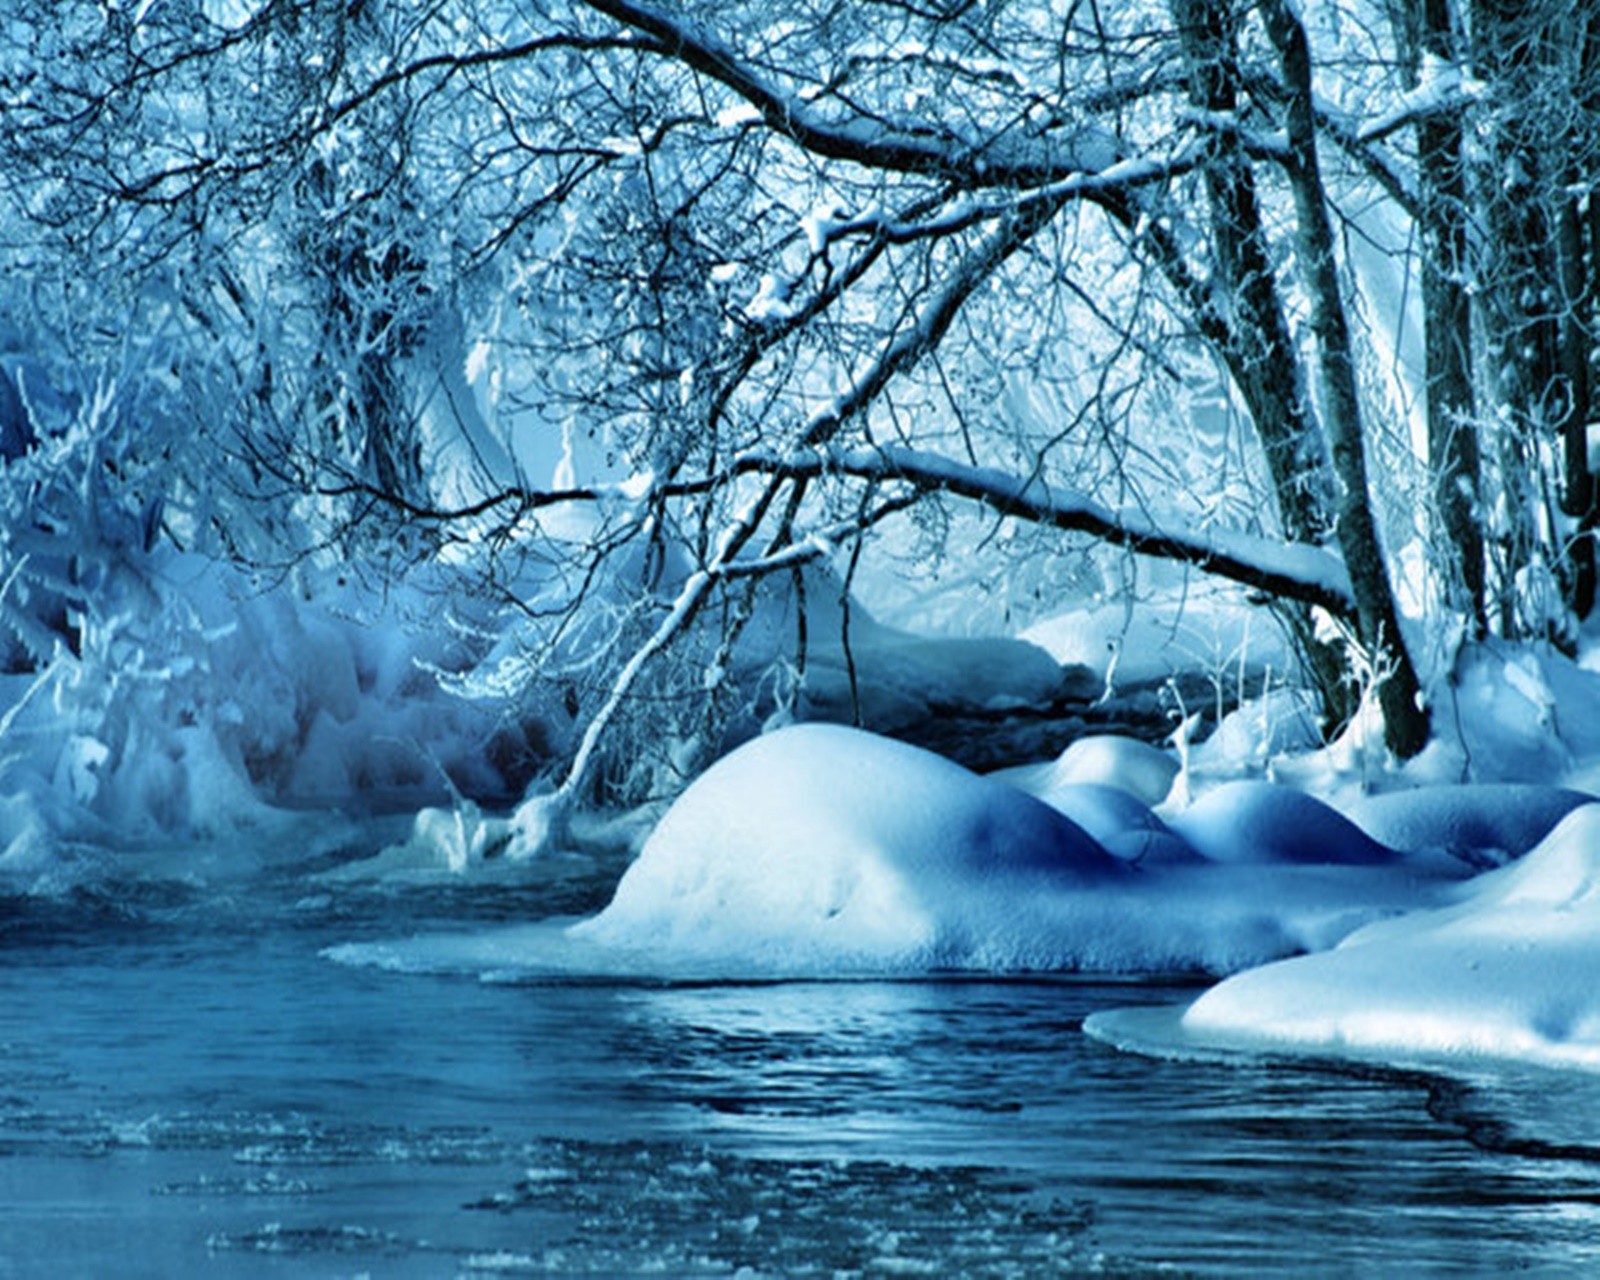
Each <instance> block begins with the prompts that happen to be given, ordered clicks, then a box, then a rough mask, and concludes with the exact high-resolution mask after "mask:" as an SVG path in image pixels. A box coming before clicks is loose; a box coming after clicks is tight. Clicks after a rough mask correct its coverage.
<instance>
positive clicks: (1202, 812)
mask: <svg viewBox="0 0 1600 1280" xmlns="http://www.w3.org/2000/svg"><path fill="white" fill-rule="evenodd" d="M1172 829H1173V830H1174V831H1175V832H1177V833H1178V835H1180V836H1182V837H1183V839H1185V840H1187V841H1188V842H1189V844H1190V845H1191V846H1192V847H1193V848H1194V849H1195V850H1196V851H1198V852H1199V853H1200V854H1201V855H1203V856H1204V857H1207V858H1210V859H1211V860H1212V861H1214V862H1268V863H1302V864H1310V863H1321V864H1328V865H1336V866H1377V865H1381V864H1383V863H1388V862H1393V861H1395V860H1396V859H1397V858H1398V857H1399V854H1398V853H1397V852H1396V851H1395V850H1394V849H1391V848H1388V847H1386V846H1384V845H1381V844H1379V843H1378V842H1377V841H1376V840H1374V839H1373V838H1372V837H1371V836H1369V835H1368V834H1367V833H1366V832H1364V831H1363V830H1362V829H1361V828H1360V827H1358V826H1356V824H1355V823H1353V822H1351V821H1350V819H1348V818H1346V817H1345V816H1344V815H1343V814H1341V813H1339V811H1338V810H1336V809H1334V808H1332V807H1330V806H1329V805H1326V804H1323V803H1322V801H1320V800H1317V799H1314V798H1313V797H1311V796H1308V795H1306V794H1305V793H1304V792H1300V791H1296V790H1294V788H1292V787H1283V786H1276V785H1274V784H1273V783H1270V782H1249V781H1246V782H1229V783H1225V784H1223V785H1222V786H1220V787H1217V788H1216V789H1214V790H1212V791H1208V792H1207V793H1206V794H1205V795H1203V796H1201V797H1200V799H1198V800H1196V801H1195V802H1194V804H1193V805H1191V806H1190V807H1189V808H1188V809H1186V810H1185V811H1184V812H1183V813H1181V814H1179V815H1178V816H1177V817H1175V818H1174V819H1173V820H1172Z"/></svg>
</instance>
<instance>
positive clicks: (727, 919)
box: [330, 725, 1462, 980]
mask: <svg viewBox="0 0 1600 1280" xmlns="http://www.w3.org/2000/svg"><path fill="white" fill-rule="evenodd" d="M1272 791H1273V788H1270V787H1266V788H1265V790H1264V792H1263V791H1246V792H1244V793H1243V795H1244V796H1245V797H1246V798H1247V800H1248V801H1249V803H1247V804H1245V805H1244V806H1243V807H1242V809H1241V812H1240V816H1239V820H1238V822H1237V823H1236V824H1235V825H1234V826H1229V825H1228V823H1226V822H1224V821H1223V820H1222V819H1221V818H1220V817H1219V818H1218V819H1217V820H1216V821H1215V822H1214V823H1212V824H1211V826H1210V827H1209V828H1206V830H1207V833H1208V834H1210V835H1211V836H1212V837H1213V844H1212V854H1213V855H1214V856H1213V857H1212V858H1205V857H1202V856H1200V854H1198V853H1196V852H1194V851H1192V850H1191V849H1190V848H1189V846H1188V845H1187V843H1186V842H1185V841H1184V840H1183V839H1182V838H1180V836H1179V835H1177V834H1174V832H1173V831H1172V830H1170V829H1169V828H1168V827H1167V826H1166V825H1165V824H1163V823H1162V821H1161V820H1160V819H1159V818H1158V817H1157V816H1156V815H1155V814H1154V813H1153V812H1152V811H1151V809H1150V808H1149V806H1148V805H1146V804H1145V803H1144V802H1143V801H1141V800H1139V799H1138V798H1137V797H1135V796H1133V795H1132V794H1130V793H1128V792H1126V791H1123V790H1121V789H1120V788H1116V787H1112V786H1109V785H1107V784H1104V783H1073V784H1067V785H1064V786H1062V787H1060V788H1057V790H1056V791H1055V792H1053V793H1052V795H1053V799H1054V804H1055V805H1056V806H1057V807H1052V806H1051V805H1047V804H1045V803H1043V802H1042V801H1040V800H1037V799H1035V798H1033V797H1031V796H1029V795H1027V794H1025V793H1023V792H1021V791H1019V790H1017V789H1015V788H1013V787H1010V786H1007V785H1006V784H1004V783H1002V782H998V781H995V780H994V779H992V778H984V777H980V776H978V775H977V774H974V773H971V772H969V771H968V770H966V769H964V768H962V767H960V766H959V765H955V764H952V763H951V762H949V761H947V760H944V759H942V758H941V757H938V756H935V755H933V754H931V753H929V752H926V751H923V750H921V749H920V748H916V747H912V746H908V745H906V744H903V743H899V742H895V741H892V740H890V739H886V738H880V737H877V736H875V735H872V734H869V733H864V732H862V731H859V730H854V729H846V728H842V727H837V726H826V725H801V726H794V727H790V728H786V729H782V730H778V731H775V732H773V733H771V734H768V735H766V736H764V737H762V738H758V739H756V740H755V741H753V742H750V743H747V744H746V745H745V746H743V747H741V748H739V749H738V750H737V751H734V752H733V753H731V754H730V755H728V756H726V757H725V758H724V759H723V760H722V761H720V762H719V763H718V764H716V765H715V766H713V767H712V768H711V769H710V770H709V771H707V772H706V773H705V774H704V775H703V776H702V777H701V778H700V779H699V780H698V781H696V782H695V783H694V784H693V785H692V786H690V788H689V789H688V790H687V791H686V792H684V794H683V795H682V796H681V797H680V798H679V799H678V801H677V802H676V803H675V804H674V805H673V806H672V808H671V809H669V810H668V812H667V814H666V815H665V817H663V818H662V820H661V822H660V823H659V824H658V825H657V827H656V829H655V830H654V831H653V832H652V833H651V835H650V837H649V838H648V840H647V841H646V842H645V844H644V847H643V849H642V851H641V853H640V855H639V857H638V859H637V861H635V863H634V864H633V865H632V867H630V868H629V870H628V871H627V873H626V874H625V875H624V876H623V878H622V882H621V884H620V885H619V886H618V888H617V891H616V895H615V897H614V899H613V901H612V902H611V904H610V905H609V906H608V907H607V908H606V909H605V910H604V911H603V912H601V913H600V914H599V915H598V916H596V917H593V918H592V919H589V920H586V921H582V922H579V923H577V924H575V925H573V926H572V927H570V928H568V929H565V930H564V931H556V930H552V929H549V928H542V927H541V928H533V927H521V928H518V929H512V930H504V931H498V932H492V933H489V934H481V935H477V936H473V937H465V936H456V937H450V936H435V937H420V938H411V939H404V940H399V941H394V942H385V943H358V944H352V945H350V946H347V947H342V948H338V949H336V950H335V951H334V952H331V953H330V954H331V955H332V957H333V958H334V959H336V960H338V961H340V962H342V963H350V964H368V965H376V966H379V967H384V968H391V969H403V970H406V971H423V972H462V971H468V972H472V971H476V972H478V973H480V974H481V975H482V976H485V977H493V978H496V979H499V980H517V979H518V978H519V977H522V978H535V979H536V978H540V977H543V976H547V975H549V974H552V973H563V974H569V975H577V974H582V975H594V976H602V975H603V976H608V977H616V976H629V977H636V978H651V979H667V980H717V979H743V980H761V979H771V978H797V977H808V978H810V977H821V978H826V977H853V976H865V975H872V976H883V975H891V976H892V975H904V974H924V973H929V972H938V971H943V970H964V971H972V972H987V973H1017V972H1030V971H1031V972H1037V971H1051V972H1097V973H1174V972H1186V973H1197V972H1200V973H1210V974H1225V973H1233V972H1237V971H1238V970H1239V969H1241V968H1243V967H1245V966H1248V965H1253V964H1262V963H1265V962H1266V961H1269V960H1273V959H1277V958H1281V957H1283V956H1288V955H1294V954H1296V953H1298V952H1302V951H1307V950H1318V949H1323V948H1327V947H1331V946H1333V945H1335V944H1336V943H1338V942H1339V941H1340V940H1341V939H1342V938H1344V937H1346V936H1347V935H1349V934H1350V933H1351V932H1352V931H1354V930H1356V929H1358V928H1360V927H1361V926H1363V925H1367V924H1370V923H1372V922H1373V921H1375V920H1379V919H1382V918H1384V917H1387V916H1392V915H1395V914H1398V913H1400V912H1403V911H1409V910H1413V909H1415V908H1417V907H1419V906H1437V905H1439V904H1440V903H1441V902H1444V901H1448V899H1447V898H1446V897H1445V894H1446V893H1447V892H1448V891H1449V890H1451V889H1453V888H1455V887H1456V886H1457V885H1458V884H1459V882H1460V880H1461V878H1462V869H1461V866H1460V864H1459V863H1455V864H1449V863H1448V862H1446V864H1445V865H1443V866H1441V865H1439V864H1440V861H1441V860H1439V859H1434V860H1433V861H1432V862H1430V863H1421V864H1414V863H1412V862H1409V861H1407V860H1406V859H1405V858H1403V857H1402V856H1401V855H1399V854H1394V853H1391V852H1390V851H1387V850H1383V849H1381V847H1380V846H1378V845H1376V844H1375V843H1374V842H1372V841H1371V840H1370V839H1369V838H1368V837H1366V836H1364V835H1362V834H1361V833H1360V831H1359V830H1358V829H1356V828H1355V827H1354V826H1353V825H1352V824H1350V823H1349V822H1347V821H1346V820H1345V819H1343V818H1340V817H1339V816H1338V815H1337V814H1336V813H1334V812H1333V811H1332V810H1331V809H1328V808H1327V807H1326V806H1324V805H1320V804H1318V803H1317V802H1315V801H1310V800H1306V799H1305V798H1304V797H1293V796H1283V797H1277V798H1273V797H1272V796H1270V795H1268V794H1266V793H1270V792H1272ZM1272 820H1281V821H1284V822H1287V823H1290V824H1292V829H1293V830H1294V831H1296V832H1301V831H1303V830H1304V829H1305V828H1307V827H1311V828H1313V835H1318V838H1320V839H1321V841H1322V845H1321V846H1318V847H1327V848H1332V849H1336V850H1337V851H1338V853H1339V855H1340V857H1339V858H1334V857H1333V856H1332V855H1331V854H1330V855H1329V857H1328V859H1327V860H1325V861H1316V860H1308V859H1307V858H1306V856H1305V855H1306V848H1295V847H1291V846H1288V845H1287V844H1285V845H1284V847H1283V849H1280V851H1279V854H1278V855H1277V860H1275V861H1274V860H1268V861H1265V862H1263V861H1261V860H1260V850H1259V848H1254V849H1248V850H1242V849H1240V848H1238V847H1235V846H1234V845H1232V844H1229V843H1228V840H1229V838H1230V833H1231V838H1237V839H1239V840H1248V841H1259V839H1260V838H1261V833H1260V830H1259V828H1260V827H1262V826H1263V825H1265V824H1268V823H1269V822H1270V821H1272ZM437 825H439V824H438V823H433V822H430V824H429V825H428V829H427V831H421V830H420V829H419V831H418V832H417V833H414V836H415V840H414V842H415V841H417V840H423V837H424V836H426V837H428V839H427V840H423V843H428V844H430V845H434V844H438V843H439V840H438V832H436V831H435V830H434V827H435V826H437ZM1319 833H1320V835H1319ZM445 834H446V835H449V836H450V837H451V841H447V842H446V843H450V847H451V848H452V849H453V848H455V844H454V843H452V841H454V838H455V829H454V828H450V829H449V830H448V831H446V832H445ZM1267 834H1268V835H1269V836H1270V835H1272V833H1271V832H1268V833H1267ZM1272 838H1274V839H1280V843H1281V838H1280V837H1278V836H1272Z"/></svg>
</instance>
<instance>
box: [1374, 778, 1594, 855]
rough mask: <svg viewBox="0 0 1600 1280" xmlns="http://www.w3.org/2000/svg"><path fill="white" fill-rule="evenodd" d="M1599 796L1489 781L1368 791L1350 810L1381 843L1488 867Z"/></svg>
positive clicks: (1520, 850) (1524, 850)
mask: <svg viewBox="0 0 1600 1280" xmlns="http://www.w3.org/2000/svg"><path fill="white" fill-rule="evenodd" d="M1593 800H1594V797H1593V796H1590V795H1587V794H1585V793H1584V792H1582V791H1573V790H1570V789H1568V788H1565V787H1540V786H1533V785H1530V784H1517V783H1498V784H1493V783H1485V784H1483V785H1481V786H1475V787H1465V786H1435V787H1419V788H1417V789H1416V790H1414V791H1393V792H1389V793H1387V794H1384V795H1376V796H1366V797H1363V798H1362V799H1360V800H1358V801H1356V802H1355V803H1354V804H1352V805H1350V806H1349V807H1348V808H1347V809H1346V810H1345V814H1346V816H1347V817H1349V818H1350V819H1351V820H1352V821H1353V822H1354V823H1355V824H1356V825H1357V826H1358V827H1360V828H1361V829H1362V830H1363V831H1365V832H1366V833H1367V834H1368V835H1369V836H1371V837H1372V838H1373V839H1374V840H1376V841H1378V842H1379V843H1380V844H1386V845H1389V846H1390V847H1392V848H1396V849H1409V850H1422V849H1436V850H1439V851H1440V852H1443V853H1446V854H1449V855H1450V856H1452V857H1455V858H1459V859H1461V861H1463V862H1465V863H1467V864H1468V865H1470V866H1475V867H1477V868H1479V869H1480V870H1482V869H1487V868H1489V867H1492V866H1498V865H1500V864H1502V863H1505V862H1508V861H1510V860H1511V859H1513V858H1520V857H1521V856H1522V855H1523V854H1525V853H1527V852H1528V851H1529V850H1530V849H1532V848H1533V847H1534V846H1535V845H1537V844H1538V843H1539V842H1540V841H1541V840H1543V839H1544V838H1545V837H1546V836H1547V835H1549V834H1550V832H1551V831H1552V830H1554V828H1555V826H1556V824H1557V823H1558V822H1560V821H1561V819H1563V818H1565V817H1566V816H1567V815H1568V814H1569V813H1571V812H1572V811H1573V810H1574V809H1576V808H1578V807H1579V806H1581V805H1584V804H1589V803H1592V802H1593Z"/></svg>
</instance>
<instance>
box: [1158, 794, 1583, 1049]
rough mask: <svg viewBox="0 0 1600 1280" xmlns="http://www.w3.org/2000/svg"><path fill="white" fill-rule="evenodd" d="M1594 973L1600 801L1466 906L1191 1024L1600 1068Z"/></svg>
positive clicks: (1191, 1033) (1241, 980) (1350, 947)
mask: <svg viewBox="0 0 1600 1280" xmlns="http://www.w3.org/2000/svg"><path fill="white" fill-rule="evenodd" d="M1597 975H1600V804H1590V805H1585V806H1583V807H1582V808H1579V809H1576V810H1574V811H1573V812H1571V813H1570V814H1568V816H1567V817H1566V818H1565V819H1563V820H1562V821H1561V823H1560V824H1559V825H1558V826H1557V827H1556V829H1555V830H1554V831H1552V832H1551V833H1550V835H1549V836H1548V837H1546V839H1545V840H1544V841H1543V842H1542V843H1541V844H1540V845H1539V846H1538V848H1536V849H1535V850H1534V851H1533V852H1532V853H1530V854H1528V855H1527V857H1525V858H1524V859H1522V860H1521V861H1520V862H1517V863H1513V864H1512V865H1511V866H1508V867H1505V868H1503V869H1501V870H1498V871H1492V872H1488V873H1486V874H1484V875H1482V876H1480V877H1478V879H1476V880H1475V881H1472V882H1471V883H1470V885H1469V886H1468V892H1467V893H1466V896H1465V897H1464V900H1463V901H1461V902H1459V903H1457V904H1455V905H1453V906H1449V907H1444V908H1439V909H1435V910H1431V911H1422V912H1416V913H1413V914H1411V915H1407V916H1403V917H1400V918H1399V919H1395V920H1389V921H1384V922H1380V923H1376V924H1373V925H1371V926H1369V927H1367V928H1364V929H1362V930H1360V931H1358V932H1356V933H1354V934H1352V935H1351V936H1350V937H1349V938H1348V939H1346V940H1345V942H1344V943H1343V944H1342V945H1340V946H1339V947H1338V948H1336V949H1334V950H1332V951H1329V952H1326V953H1324V954H1321V955H1311V956H1304V957H1299V958H1296V959H1292V960H1286V961H1283V962H1280V963H1277V964H1272V965H1268V966H1266V967H1264V968H1260V969H1255V970H1252V971H1250V972H1247V973H1243V974H1240V975H1238V976H1236V977H1233V978H1230V979H1228V980H1227V981H1225V982H1223V983H1222V984H1220V985H1219V986H1217V987H1215V988H1213V989H1212V990H1210V991H1208V992H1207V993H1206V994H1205V995H1203V996H1201V997H1200V998H1199V999H1198V1000H1196V1001H1195V1002H1194V1004H1193V1005H1192V1006H1191V1007H1190V1008H1189V1010H1188V1012H1187V1013H1185V1014H1184V1015H1183V1018H1182V1021H1181V1026H1180V1029H1181V1033H1182V1035H1183V1036H1184V1037H1186V1038H1188V1039H1189V1040H1191V1041H1194V1042H1198V1043H1201V1044H1206V1045H1214V1046H1218V1047H1223V1048H1230V1049H1238V1048H1245V1049H1253V1050H1272V1051H1295V1052H1302V1053H1306V1052H1309V1053H1333V1054H1338V1053H1356V1054H1360V1055H1363V1056H1374V1057H1382V1058H1389V1059H1399V1060H1414V1059H1419V1058H1429V1057H1435V1056H1438V1055H1446V1056H1449V1057H1452V1058H1460V1057H1462V1056H1467V1057H1490V1058H1498V1059H1516V1060H1522V1061H1528V1062H1534V1063H1540V1064H1545V1065H1561V1066H1576V1067H1583V1068H1587V1069H1592V1070H1600V982H1596V977H1597Z"/></svg>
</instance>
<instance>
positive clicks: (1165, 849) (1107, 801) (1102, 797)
mask: <svg viewBox="0 0 1600 1280" xmlns="http://www.w3.org/2000/svg"><path fill="white" fill-rule="evenodd" d="M1040 799H1042V800H1043V801H1044V802H1045V803H1046V804H1048V805H1049V806H1050V807H1051V808H1053V809H1056V810H1058V811H1060V812H1061V813H1064V814H1066V816H1067V817H1069V818H1071V819H1072V821H1074V822H1075V823H1077V824H1078V825H1079V826H1080V827H1082V828H1083V829H1084V830H1085V831H1087V832H1088V833H1089V834H1090V835H1091V836H1093V837H1094V838H1095V840H1096V841H1098V842H1099V844H1100V846H1101V847H1102V848H1103V849H1105V851H1106V852H1107V853H1109V854H1110V855H1111V856H1112V857H1114V858H1118V859H1120V860H1122V861H1123V862H1128V863H1134V864H1155V863H1167V862H1170V863H1182V862H1190V863H1193V862H1197V861H1199V857H1200V855H1199V854H1197V853H1196V852H1195V851H1194V850H1193V849H1192V848H1191V847H1190V846H1189V843H1188V841H1186V840H1184V839H1183V837H1182V836H1180V835H1178V834H1177V833H1176V832H1175V831H1173V830H1172V828H1171V827H1169V826H1167V824H1166V823H1164V822H1163V821H1161V819H1160V818H1159V817H1157V816H1156V813H1155V811H1154V810H1153V809H1151V808H1150V806H1149V805H1147V804H1145V803H1144V802H1143V801H1142V800H1140V799H1138V797H1136V796H1133V795H1130V794H1129V793H1128V792H1127V791H1124V790H1123V789H1122V788H1121V787H1114V786H1108V785H1107V784H1105V783H1101V782H1070V783H1067V784H1065V785H1064V786H1058V787H1053V788H1051V789H1050V790H1049V791H1047V792H1045V793H1044V794H1043V795H1042V796H1040Z"/></svg>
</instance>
